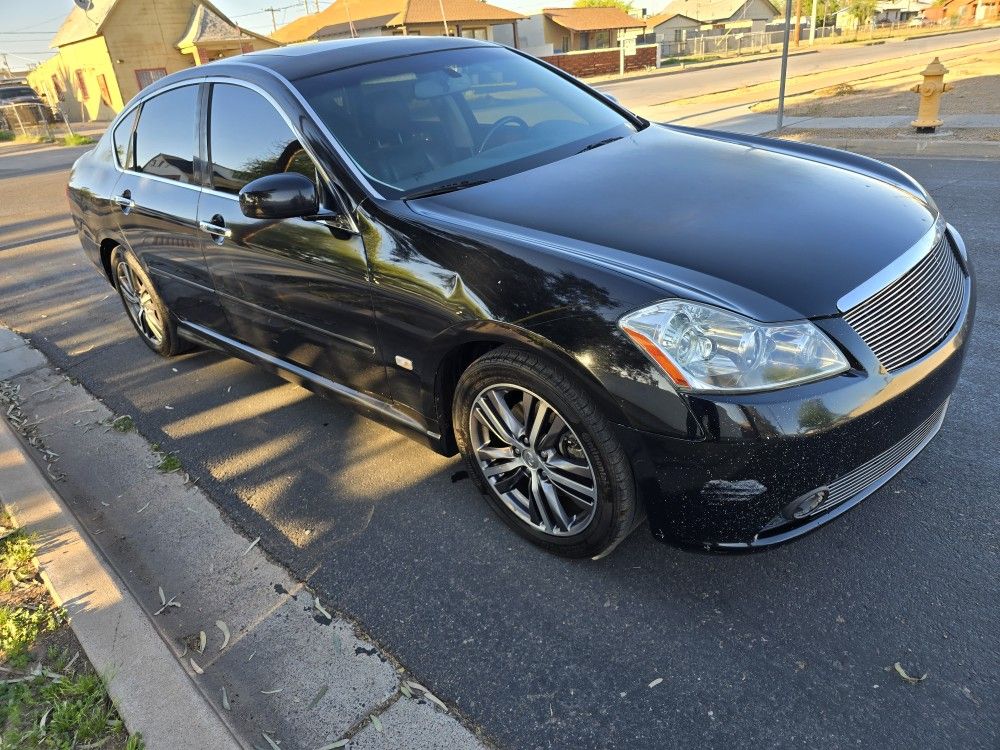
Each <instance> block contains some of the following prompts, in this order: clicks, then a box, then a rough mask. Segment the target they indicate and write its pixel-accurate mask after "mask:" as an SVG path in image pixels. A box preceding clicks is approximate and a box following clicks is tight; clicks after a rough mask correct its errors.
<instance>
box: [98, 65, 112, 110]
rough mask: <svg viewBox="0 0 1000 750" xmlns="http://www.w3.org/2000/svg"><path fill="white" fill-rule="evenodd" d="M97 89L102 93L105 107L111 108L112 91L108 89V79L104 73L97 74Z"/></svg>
mask: <svg viewBox="0 0 1000 750" xmlns="http://www.w3.org/2000/svg"><path fill="white" fill-rule="evenodd" d="M97 88H98V89H100V92H101V102H103V103H104V105H105V106H107V107H110V106H111V90H110V89H109V88H108V79H107V76H105V75H104V73H98V74H97Z"/></svg>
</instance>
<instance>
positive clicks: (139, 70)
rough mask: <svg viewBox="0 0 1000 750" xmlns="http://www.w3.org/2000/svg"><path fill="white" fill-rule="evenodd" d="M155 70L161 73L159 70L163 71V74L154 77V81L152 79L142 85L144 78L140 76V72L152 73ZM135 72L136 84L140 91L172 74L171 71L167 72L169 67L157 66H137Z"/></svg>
mask: <svg viewBox="0 0 1000 750" xmlns="http://www.w3.org/2000/svg"><path fill="white" fill-rule="evenodd" d="M154 71H155V72H157V73H159V72H161V71H162V72H163V75H162V76H160V77H159V78H154V79H153V80H152V81H150V82H149V83H147V84H146V85H145V86H143V85H142V79H141V78H139V74H140V73H151V72H154ZM134 72H135V84H136V86H138V87H139V91H142V90H144V89H147V88H149V87H150V86H152V85H153V84H154V83H156V82H157V81H159V80H162V79H164V78H166V77H167V76H168V75H170V74H169V73H167V69H166V68H164V67H157V68H136V69H135V70H134Z"/></svg>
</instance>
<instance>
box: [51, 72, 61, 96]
mask: <svg viewBox="0 0 1000 750" xmlns="http://www.w3.org/2000/svg"><path fill="white" fill-rule="evenodd" d="M52 88H53V89H54V90H55V92H56V98H62V95H63V87H62V84H61V83H59V76H56V75H54V76H52Z"/></svg>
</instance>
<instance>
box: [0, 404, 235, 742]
mask: <svg viewBox="0 0 1000 750" xmlns="http://www.w3.org/2000/svg"><path fill="white" fill-rule="evenodd" d="M3 421H4V425H3V427H0V500H2V502H3V505H4V507H5V508H6V509H7V511H8V512H9V513H10V515H11V516H12V517H13V518H14V519H15V521H16V522H17V524H18V526H20V527H21V528H23V529H24V530H25V531H26V532H28V533H30V534H33V535H35V536H36V537H37V539H38V543H37V546H38V562H39V566H40V568H41V570H42V572H43V574H44V576H43V577H44V579H45V582H46V584H47V585H48V587H49V589H50V591H51V592H52V595H53V598H55V600H56V602H57V603H58V604H60V605H62V606H63V607H65V608H66V610H67V612H68V613H69V616H70V626H71V627H72V628H73V632H74V633H75V634H76V637H77V639H78V640H79V641H80V644H81V645H82V646H83V649H84V651H85V652H86V654H87V658H88V659H90V662H91V663H92V664H93V665H94V669H96V670H97V672H98V673H100V674H101V675H103V676H104V678H105V680H106V682H107V687H108V693H109V695H110V696H111V698H112V700H113V701H114V702H115V705H116V706H117V707H118V711H119V713H120V714H121V716H122V719H123V720H124V722H125V725H126V726H127V727H128V728H129V730H130V731H131V732H140V733H141V734H142V736H143V739H144V740H145V743H146V747H147V748H149V749H150V750H157V749H158V748H164V750H168V749H172V748H177V747H187V748H218V750H225V749H226V748H232V749H233V750H237V749H239V748H243V747H244V745H242V744H241V743H240V742H239V741H237V739H236V738H235V737H234V736H233V734H232V733H231V732H230V731H229V728H228V727H227V726H226V725H225V723H223V721H222V720H221V718H220V717H219V716H218V714H217V713H216V712H215V711H214V710H213V709H212V707H211V706H210V705H209V704H208V703H207V702H206V701H204V700H203V699H202V697H201V694H200V693H199V691H198V689H197V688H196V687H195V686H194V684H193V683H192V682H191V680H190V679H189V677H188V675H187V674H186V673H185V671H184V669H183V668H182V667H181V665H180V664H179V663H178V661H177V659H176V658H175V657H174V656H173V654H172V653H171V652H170V650H169V649H168V648H167V645H166V644H165V643H164V642H163V641H162V640H161V639H160V636H159V635H158V633H157V632H156V631H155V630H154V629H153V626H152V625H151V624H150V622H149V619H148V618H147V616H146V613H145V612H144V611H143V609H142V608H141V607H140V606H139V603H138V602H137V601H136V600H135V598H133V596H132V594H131V593H130V592H129V591H128V590H127V589H126V588H125V586H124V584H123V583H122V581H121V579H119V578H118V576H117V575H116V574H115V573H114V572H113V571H112V570H111V569H110V568H109V567H108V566H107V565H106V564H105V562H104V560H103V558H102V557H101V555H100V554H99V553H98V552H97V550H96V549H95V548H94V547H93V546H92V545H91V543H90V542H89V540H88V539H87V538H86V537H85V536H84V535H83V533H82V530H81V528H80V527H79V525H78V524H77V522H76V519H75V518H73V515H72V514H71V513H70V512H69V510H68V509H67V508H66V505H65V503H64V502H63V500H62V498H61V497H59V495H58V494H57V493H56V492H55V491H54V490H53V487H52V486H51V484H50V483H49V482H48V481H47V480H46V478H45V477H44V476H43V475H42V472H41V471H40V470H39V468H38V467H37V466H36V465H35V463H34V461H33V460H32V458H31V456H30V454H29V453H28V451H27V450H26V449H25V447H24V446H23V445H22V443H21V441H20V440H19V439H18V438H17V437H16V435H15V434H14V432H13V430H12V429H11V427H10V425H9V424H7V422H6V420H3Z"/></svg>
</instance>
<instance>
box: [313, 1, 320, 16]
mask: <svg viewBox="0 0 1000 750" xmlns="http://www.w3.org/2000/svg"><path fill="white" fill-rule="evenodd" d="M314 2H315V3H316V12H317V13H319V0H314Z"/></svg>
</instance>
